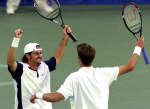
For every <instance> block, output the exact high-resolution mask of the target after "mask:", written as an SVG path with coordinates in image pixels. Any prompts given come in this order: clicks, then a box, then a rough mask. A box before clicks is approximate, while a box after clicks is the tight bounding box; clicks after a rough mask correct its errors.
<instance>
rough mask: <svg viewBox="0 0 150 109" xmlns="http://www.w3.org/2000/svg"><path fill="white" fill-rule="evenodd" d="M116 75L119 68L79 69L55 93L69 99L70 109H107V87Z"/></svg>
mask: <svg viewBox="0 0 150 109" xmlns="http://www.w3.org/2000/svg"><path fill="white" fill-rule="evenodd" d="M118 73H119V67H106V68H93V67H81V68H80V69H79V70H78V71H77V72H74V73H72V74H70V75H69V76H68V77H67V78H66V80H65V82H64V84H63V85H62V86H61V87H60V88H59V89H58V91H57V92H59V93H61V94H63V96H64V97H65V99H67V98H70V103H71V109H108V99H109V86H110V84H111V83H112V82H113V81H114V80H116V79H117V76H118Z"/></svg>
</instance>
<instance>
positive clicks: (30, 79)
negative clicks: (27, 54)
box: [8, 57, 56, 109]
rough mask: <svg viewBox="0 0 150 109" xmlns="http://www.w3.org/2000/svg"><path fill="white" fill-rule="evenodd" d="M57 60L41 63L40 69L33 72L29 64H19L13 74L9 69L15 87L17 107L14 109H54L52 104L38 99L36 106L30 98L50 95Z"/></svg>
mask: <svg viewBox="0 0 150 109" xmlns="http://www.w3.org/2000/svg"><path fill="white" fill-rule="evenodd" d="M55 67H56V59H55V58H54V57H52V58H51V59H50V60H48V61H45V62H41V64H40V65H39V66H38V69H37V70H36V71H35V70H32V69H31V67H30V66H29V65H28V64H27V63H22V62H17V69H16V71H15V72H12V71H11V70H10V68H8V69H9V71H10V73H11V75H12V77H13V79H14V87H15V92H16V94H15V107H14V109H52V104H51V103H48V102H45V101H43V100H40V99H37V100H36V103H35V104H32V103H31V102H30V98H31V96H32V95H33V94H35V93H37V92H41V93H49V92H51V90H50V71H53V70H55Z"/></svg>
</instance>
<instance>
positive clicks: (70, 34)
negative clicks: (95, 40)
mask: <svg viewBox="0 0 150 109" xmlns="http://www.w3.org/2000/svg"><path fill="white" fill-rule="evenodd" d="M67 34H68V35H69V37H70V38H71V39H72V40H73V42H76V41H77V38H76V37H75V36H74V35H73V34H72V33H67Z"/></svg>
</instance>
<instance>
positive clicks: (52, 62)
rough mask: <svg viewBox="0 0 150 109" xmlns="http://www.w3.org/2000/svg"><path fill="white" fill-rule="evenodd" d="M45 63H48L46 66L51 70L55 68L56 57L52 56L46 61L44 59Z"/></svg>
mask: <svg viewBox="0 0 150 109" xmlns="http://www.w3.org/2000/svg"><path fill="white" fill-rule="evenodd" d="M45 63H46V64H47V65H48V68H49V70H50V71H53V70H55V69H56V58H55V57H52V58H50V59H49V60H48V61H45Z"/></svg>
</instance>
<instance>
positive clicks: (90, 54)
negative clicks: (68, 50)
mask: <svg viewBox="0 0 150 109" xmlns="http://www.w3.org/2000/svg"><path fill="white" fill-rule="evenodd" d="M77 52H78V56H79V58H80V59H81V61H82V64H83V65H85V66H89V65H91V64H92V62H93V60H94V58H95V53H96V51H95V48H94V47H92V46H91V45H89V44H86V43H82V44H79V45H78V46H77Z"/></svg>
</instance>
